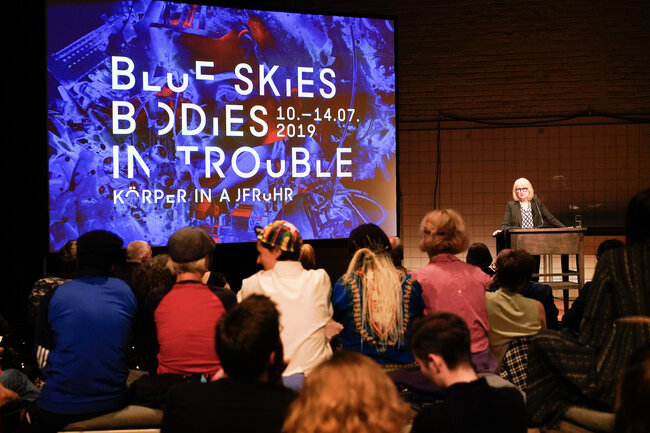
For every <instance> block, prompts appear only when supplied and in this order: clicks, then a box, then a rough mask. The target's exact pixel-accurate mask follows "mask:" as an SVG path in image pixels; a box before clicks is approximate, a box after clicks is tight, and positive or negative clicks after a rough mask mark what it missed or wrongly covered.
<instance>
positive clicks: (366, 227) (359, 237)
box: [348, 224, 391, 255]
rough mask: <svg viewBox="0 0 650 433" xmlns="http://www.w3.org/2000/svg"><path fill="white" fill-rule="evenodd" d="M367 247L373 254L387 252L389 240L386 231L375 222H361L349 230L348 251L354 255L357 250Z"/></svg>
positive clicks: (389, 249)
mask: <svg viewBox="0 0 650 433" xmlns="http://www.w3.org/2000/svg"><path fill="white" fill-rule="evenodd" d="M362 248H367V249H369V250H371V251H372V252H374V253H375V254H382V253H389V252H390V251H391V245H390V240H389V238H388V236H387V235H386V233H384V231H383V230H382V229H381V228H380V227H379V226H377V225H375V224H362V225H360V226H359V227H357V228H355V229H354V230H352V231H351V232H350V236H349V237H348V251H349V252H350V255H354V253H355V252H356V251H357V250H360V249H362Z"/></svg>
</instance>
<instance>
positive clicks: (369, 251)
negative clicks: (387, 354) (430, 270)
mask: <svg viewBox="0 0 650 433" xmlns="http://www.w3.org/2000/svg"><path fill="white" fill-rule="evenodd" d="M348 250H349V251H350V253H351V254H353V256H352V259H351V260H350V263H349V265H348V269H347V272H346V276H347V277H348V278H350V279H355V280H357V281H359V282H360V284H359V289H360V290H361V296H360V298H361V299H360V300H361V312H360V313H361V317H360V319H361V326H362V327H363V328H364V329H365V328H366V324H369V325H370V328H371V329H372V330H373V332H372V333H373V334H374V337H373V338H374V340H373V341H374V343H375V349H377V350H378V351H380V352H381V351H384V350H386V348H387V347H389V346H393V345H395V344H397V343H398V342H400V341H401V338H402V336H403V334H404V326H405V325H404V314H403V311H404V308H403V302H404V301H403V299H402V278H403V275H402V273H401V272H400V271H399V270H398V269H397V268H396V267H395V264H394V263H393V258H392V257H391V255H390V254H389V253H390V251H391V245H390V240H389V239H388V236H387V235H386V233H384V231H383V230H382V229H381V228H379V227H378V226H376V225H374V224H363V225H360V226H359V227H357V228H355V229H354V230H352V232H350V237H349V238H348Z"/></svg>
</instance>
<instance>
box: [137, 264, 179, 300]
mask: <svg viewBox="0 0 650 433" xmlns="http://www.w3.org/2000/svg"><path fill="white" fill-rule="evenodd" d="M131 281H132V283H133V286H132V289H133V291H134V292H135V296H136V298H137V299H138V302H139V303H140V304H142V303H144V300H145V299H146V298H147V295H148V294H149V292H151V291H152V290H154V289H161V288H168V287H171V286H172V285H173V284H174V283H175V282H176V275H175V274H174V271H173V270H172V265H171V257H170V256H169V254H166V253H162V254H156V255H155V256H154V257H153V258H152V259H151V260H150V261H149V262H147V263H146V264H144V265H142V266H139V267H137V268H136V269H135V270H134V271H133V276H132V278H131Z"/></svg>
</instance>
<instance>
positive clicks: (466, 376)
mask: <svg viewBox="0 0 650 433" xmlns="http://www.w3.org/2000/svg"><path fill="white" fill-rule="evenodd" d="M477 379H478V376H477V375H476V371H474V369H473V368H472V366H471V365H460V366H458V367H457V368H455V369H453V370H449V374H448V377H446V378H445V379H444V386H445V388H448V387H450V386H452V385H454V384H456V383H468V382H474V381H475V380H477Z"/></svg>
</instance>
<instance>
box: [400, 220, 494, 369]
mask: <svg viewBox="0 0 650 433" xmlns="http://www.w3.org/2000/svg"><path fill="white" fill-rule="evenodd" d="M468 246H469V238H468V236H467V230H466V227H465V221H464V220H463V217H462V216H461V215H460V214H459V213H458V212H456V211H454V210H453V209H442V210H433V211H431V212H429V213H428V214H426V215H425V216H424V218H422V222H421V223H420V244H419V247H420V250H421V251H423V252H425V253H427V255H428V256H429V263H428V264H427V265H426V266H424V267H422V268H420V269H417V270H414V271H412V272H411V274H412V275H413V277H415V279H416V280H418V282H419V283H420V286H421V287H422V298H423V299H424V313H425V314H428V313H432V312H437V311H446V312H450V313H454V314H457V315H459V316H460V317H462V318H463V320H464V321H465V323H467V326H468V327H469V331H470V335H471V337H472V349H471V350H472V364H473V365H474V366H475V367H476V370H477V371H478V372H491V373H494V372H495V371H496V364H497V363H496V359H495V358H494V355H493V354H492V352H491V351H490V347H489V346H490V341H489V339H488V330H489V329H490V323H489V321H488V317H487V309H486V307H485V292H486V291H487V290H488V288H489V287H490V286H491V285H492V278H490V277H489V276H488V275H486V274H485V273H484V272H483V271H481V270H480V269H479V268H477V267H476V266H473V265H470V264H467V263H465V262H463V261H461V260H460V259H459V258H458V257H457V256H456V255H457V254H460V253H462V252H463V251H465V250H466V249H467V247H468Z"/></svg>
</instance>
